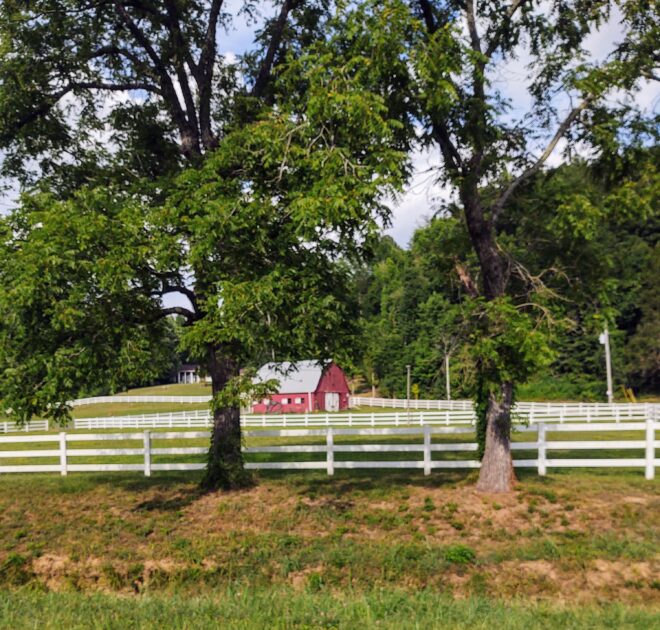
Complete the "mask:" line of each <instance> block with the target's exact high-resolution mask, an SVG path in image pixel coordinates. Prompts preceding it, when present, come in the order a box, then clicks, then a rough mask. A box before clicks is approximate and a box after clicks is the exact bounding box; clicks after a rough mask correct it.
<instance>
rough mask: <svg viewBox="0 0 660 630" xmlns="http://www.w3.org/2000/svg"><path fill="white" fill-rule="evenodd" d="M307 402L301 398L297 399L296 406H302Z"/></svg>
mask: <svg viewBox="0 0 660 630" xmlns="http://www.w3.org/2000/svg"><path fill="white" fill-rule="evenodd" d="M304 402H305V399H304V398H303V397H302V396H301V397H300V398H296V405H302V404H303V403H304Z"/></svg>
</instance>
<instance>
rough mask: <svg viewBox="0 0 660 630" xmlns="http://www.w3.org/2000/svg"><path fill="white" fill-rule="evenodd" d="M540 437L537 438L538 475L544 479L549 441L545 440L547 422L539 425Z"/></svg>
mask: <svg viewBox="0 0 660 630" xmlns="http://www.w3.org/2000/svg"><path fill="white" fill-rule="evenodd" d="M537 428H538V435H537V438H536V441H537V443H538V444H537V448H538V467H539V469H538V473H539V476H540V477H544V476H545V473H546V459H547V441H546V439H545V430H546V427H545V422H539V423H538V425H537Z"/></svg>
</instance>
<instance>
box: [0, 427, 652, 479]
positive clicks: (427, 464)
mask: <svg viewBox="0 0 660 630" xmlns="http://www.w3.org/2000/svg"><path fill="white" fill-rule="evenodd" d="M659 428H660V423H659V422H657V418H656V417H655V414H653V417H649V418H647V419H646V421H644V422H631V423H621V424H614V423H574V424H556V423H554V424H548V423H544V422H540V423H538V424H537V425H536V426H533V427H531V426H522V427H519V431H520V435H525V434H529V433H531V434H532V436H533V437H535V439H533V440H532V441H525V442H518V441H516V442H513V443H512V445H511V447H512V451H513V453H514V455H515V454H518V453H521V452H522V453H523V454H525V453H526V454H527V457H526V458H517V457H514V466H516V467H519V468H536V469H537V471H538V474H539V475H545V474H546V472H547V470H548V468H572V467H607V468H622V467H627V468H643V469H644V471H645V477H646V478H647V479H653V478H654V476H655V468H656V466H658V465H660V459H656V457H655V454H656V449H657V448H659V447H660V441H658V440H656V439H655V434H656V431H657V430H658V429H659ZM621 431H625V432H626V433H627V434H626V436H624V437H623V438H622V439H606V438H603V433H611V432H621ZM575 432H579V433H584V432H593V433H598V437H599V438H600V439H594V440H584V439H578V440H562V439H548V434H549V433H558V434H560V436H561V434H563V433H575ZM631 433H638V434H639V435H638V436H637V437H635V438H632V437H631V436H630V434H631ZM468 434H470V435H473V434H474V430H473V429H472V428H471V427H457V426H454V427H452V426H449V427H448V426H441V427H438V426H431V425H428V424H426V425H423V426H417V427H400V428H364V427H360V428H334V427H323V428H316V429H282V430H255V431H248V432H247V437H248V438H249V439H252V438H260V439H261V440H263V439H265V438H277V439H278V440H281V439H283V438H284V439H289V440H291V439H294V438H304V439H305V440H309V438H317V439H319V440H320V443H317V444H308V443H304V444H296V443H288V444H281V443H278V444H270V445H269V444H266V445H263V444H260V443H259V444H257V445H255V446H248V447H246V448H245V449H244V452H245V455H246V457H247V459H248V462H247V464H246V467H247V468H250V469H261V470H265V469H274V470H325V471H326V472H327V473H328V474H329V475H332V474H334V472H335V470H337V469H358V468H411V469H422V470H423V471H424V474H426V475H428V474H431V471H432V470H435V469H460V468H479V466H480V462H479V461H477V460H476V459H443V458H434V457H433V455H434V454H436V453H444V454H446V453H474V452H475V451H476V449H477V447H476V444H475V443H474V441H469V442H463V443H456V442H439V441H435V442H434V438H442V437H446V438H452V437H454V436H456V435H466V436H467V435H468ZM356 437H357V438H360V437H364V438H372V439H373V438H379V437H384V438H386V441H387V440H388V439H389V440H390V443H374V442H367V443H355V442H345V441H344V442H342V438H356ZM420 437H421V441H420V440H419V438H420ZM208 438H209V433H208V432H207V431H187V432H166V431H163V432H158V431H155V432H151V431H149V430H146V431H143V432H132V433H89V434H77V433H66V432H62V433H59V434H49V435H13V436H0V473H28V472H59V473H60V474H61V475H67V474H68V473H69V472H110V471H134V472H143V474H144V475H146V476H150V475H151V474H152V472H153V471H167V470H169V471H171V470H184V471H185V470H200V469H202V468H204V464H203V463H202V462H201V461H196V462H190V461H167V462H164V461H154V457H157V458H159V459H160V458H162V457H169V458H172V457H177V456H186V457H188V458H190V456H201V455H203V454H204V453H206V452H207V447H206V446H201V445H199V444H194V445H188V446H186V445H185V444H186V443H188V444H190V441H191V440H198V441H199V440H200V439H208ZM392 438H394V439H396V438H403V439H405V440H406V442H405V443H392ZM415 438H416V439H417V441H415ZM89 442H92V443H97V444H92V445H90V446H92V448H85V447H84V446H85V443H89ZM118 442H119V443H120V444H117V443H118ZM154 442H156V443H157V445H156V446H154ZM168 442H169V443H170V444H172V446H169V445H168V446H165V447H164V446H158V444H161V443H165V444H167V443H168ZM98 443H100V444H98ZM113 443H115V446H112V444H113ZM182 444H183V445H182ZM7 445H8V446H9V448H6V446H7ZM15 445H20V446H23V448H22V449H17V450H10V449H11V448H12V446H15ZM26 445H27V447H26ZM44 446H45V448H44ZM576 450H577V451H580V450H587V451H589V450H598V451H601V457H597V458H575V457H561V452H564V454H565V453H566V452H571V451H576ZM622 450H637V451H642V452H643V453H644V456H643V457H639V456H635V457H620V456H619V453H618V451H622ZM530 451H532V452H534V451H535V452H536V453H535V455H536V456H535V457H534V458H531V459H530V458H529V452H530ZM556 451H559V453H557V455H559V456H554V457H549V456H548V454H549V452H556ZM370 453H374V454H380V455H386V454H388V453H399V454H400V453H405V454H408V455H410V456H411V457H410V458H407V459H405V460H402V459H362V458H359V457H358V458H355V457H353V458H350V457H349V458H345V456H346V455H354V456H359V455H363V454H370ZM602 453H605V454H606V456H604V457H603V456H602ZM305 454H307V455H309V454H322V455H324V458H323V459H320V460H319V459H316V460H309V459H303V460H295V461H282V460H280V461H249V460H251V459H253V458H254V457H255V456H257V457H258V456H263V455H268V456H280V455H305ZM337 455H339V456H340V458H339V459H338V458H337V457H336V456H337ZM90 457H93V458H97V459H99V458H101V459H103V458H114V460H115V461H107V460H106V461H94V462H89V461H87V462H85V461H80V459H81V458H90ZM127 457H130V458H133V459H137V460H138V461H131V462H125V461H116V460H117V458H120V459H121V458H127ZM45 458H49V459H51V460H53V459H55V460H56V463H53V462H52V461H51V462H50V463H43V464H39V463H33V462H31V461H30V463H27V464H26V463H18V464H6V463H3V462H4V460H7V459H9V460H16V459H20V460H33V459H36V460H39V459H45Z"/></svg>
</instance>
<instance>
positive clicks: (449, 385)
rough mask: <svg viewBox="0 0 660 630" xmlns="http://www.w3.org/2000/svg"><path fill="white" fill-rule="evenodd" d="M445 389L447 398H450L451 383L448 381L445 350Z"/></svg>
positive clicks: (447, 353) (447, 363)
mask: <svg viewBox="0 0 660 630" xmlns="http://www.w3.org/2000/svg"><path fill="white" fill-rule="evenodd" d="M445 389H446V390H447V400H451V383H450V381H449V352H445Z"/></svg>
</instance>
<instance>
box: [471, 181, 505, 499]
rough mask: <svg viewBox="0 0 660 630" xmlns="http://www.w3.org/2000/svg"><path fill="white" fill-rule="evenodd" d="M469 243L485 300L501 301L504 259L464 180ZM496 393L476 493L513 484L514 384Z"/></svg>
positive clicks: (491, 394)
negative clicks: (472, 250)
mask: <svg viewBox="0 0 660 630" xmlns="http://www.w3.org/2000/svg"><path fill="white" fill-rule="evenodd" d="M460 193H461V200H462V202H463V207H464V210H465V221H466V224H467V229H468V233H469V235H470V241H471V242H472V247H473V248H474V251H475V253H476V254H477V257H478V258H479V266H480V269H481V278H482V284H483V293H484V297H485V298H486V299H487V300H495V299H497V298H499V297H503V296H504V295H505V293H506V287H507V284H508V269H507V262H506V259H505V257H504V256H503V255H502V253H501V251H500V250H499V249H498V247H497V242H496V239H495V229H494V226H493V223H492V222H491V221H490V220H489V219H488V218H487V217H486V215H485V212H484V208H483V205H482V204H481V201H480V199H479V192H478V188H477V185H476V178H473V179H470V178H466V181H465V183H464V185H463V187H462V188H461V191H460ZM495 385H496V387H499V392H497V391H491V392H489V395H488V406H487V409H486V445H485V450H484V456H483V459H482V460H481V471H480V473H479V481H478V483H477V489H478V490H481V491H483V492H509V491H510V490H511V489H512V487H513V484H514V482H515V474H514V471H513V461H512V459H511V406H512V403H513V383H511V382H510V381H508V382H500V383H497V384H495Z"/></svg>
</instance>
